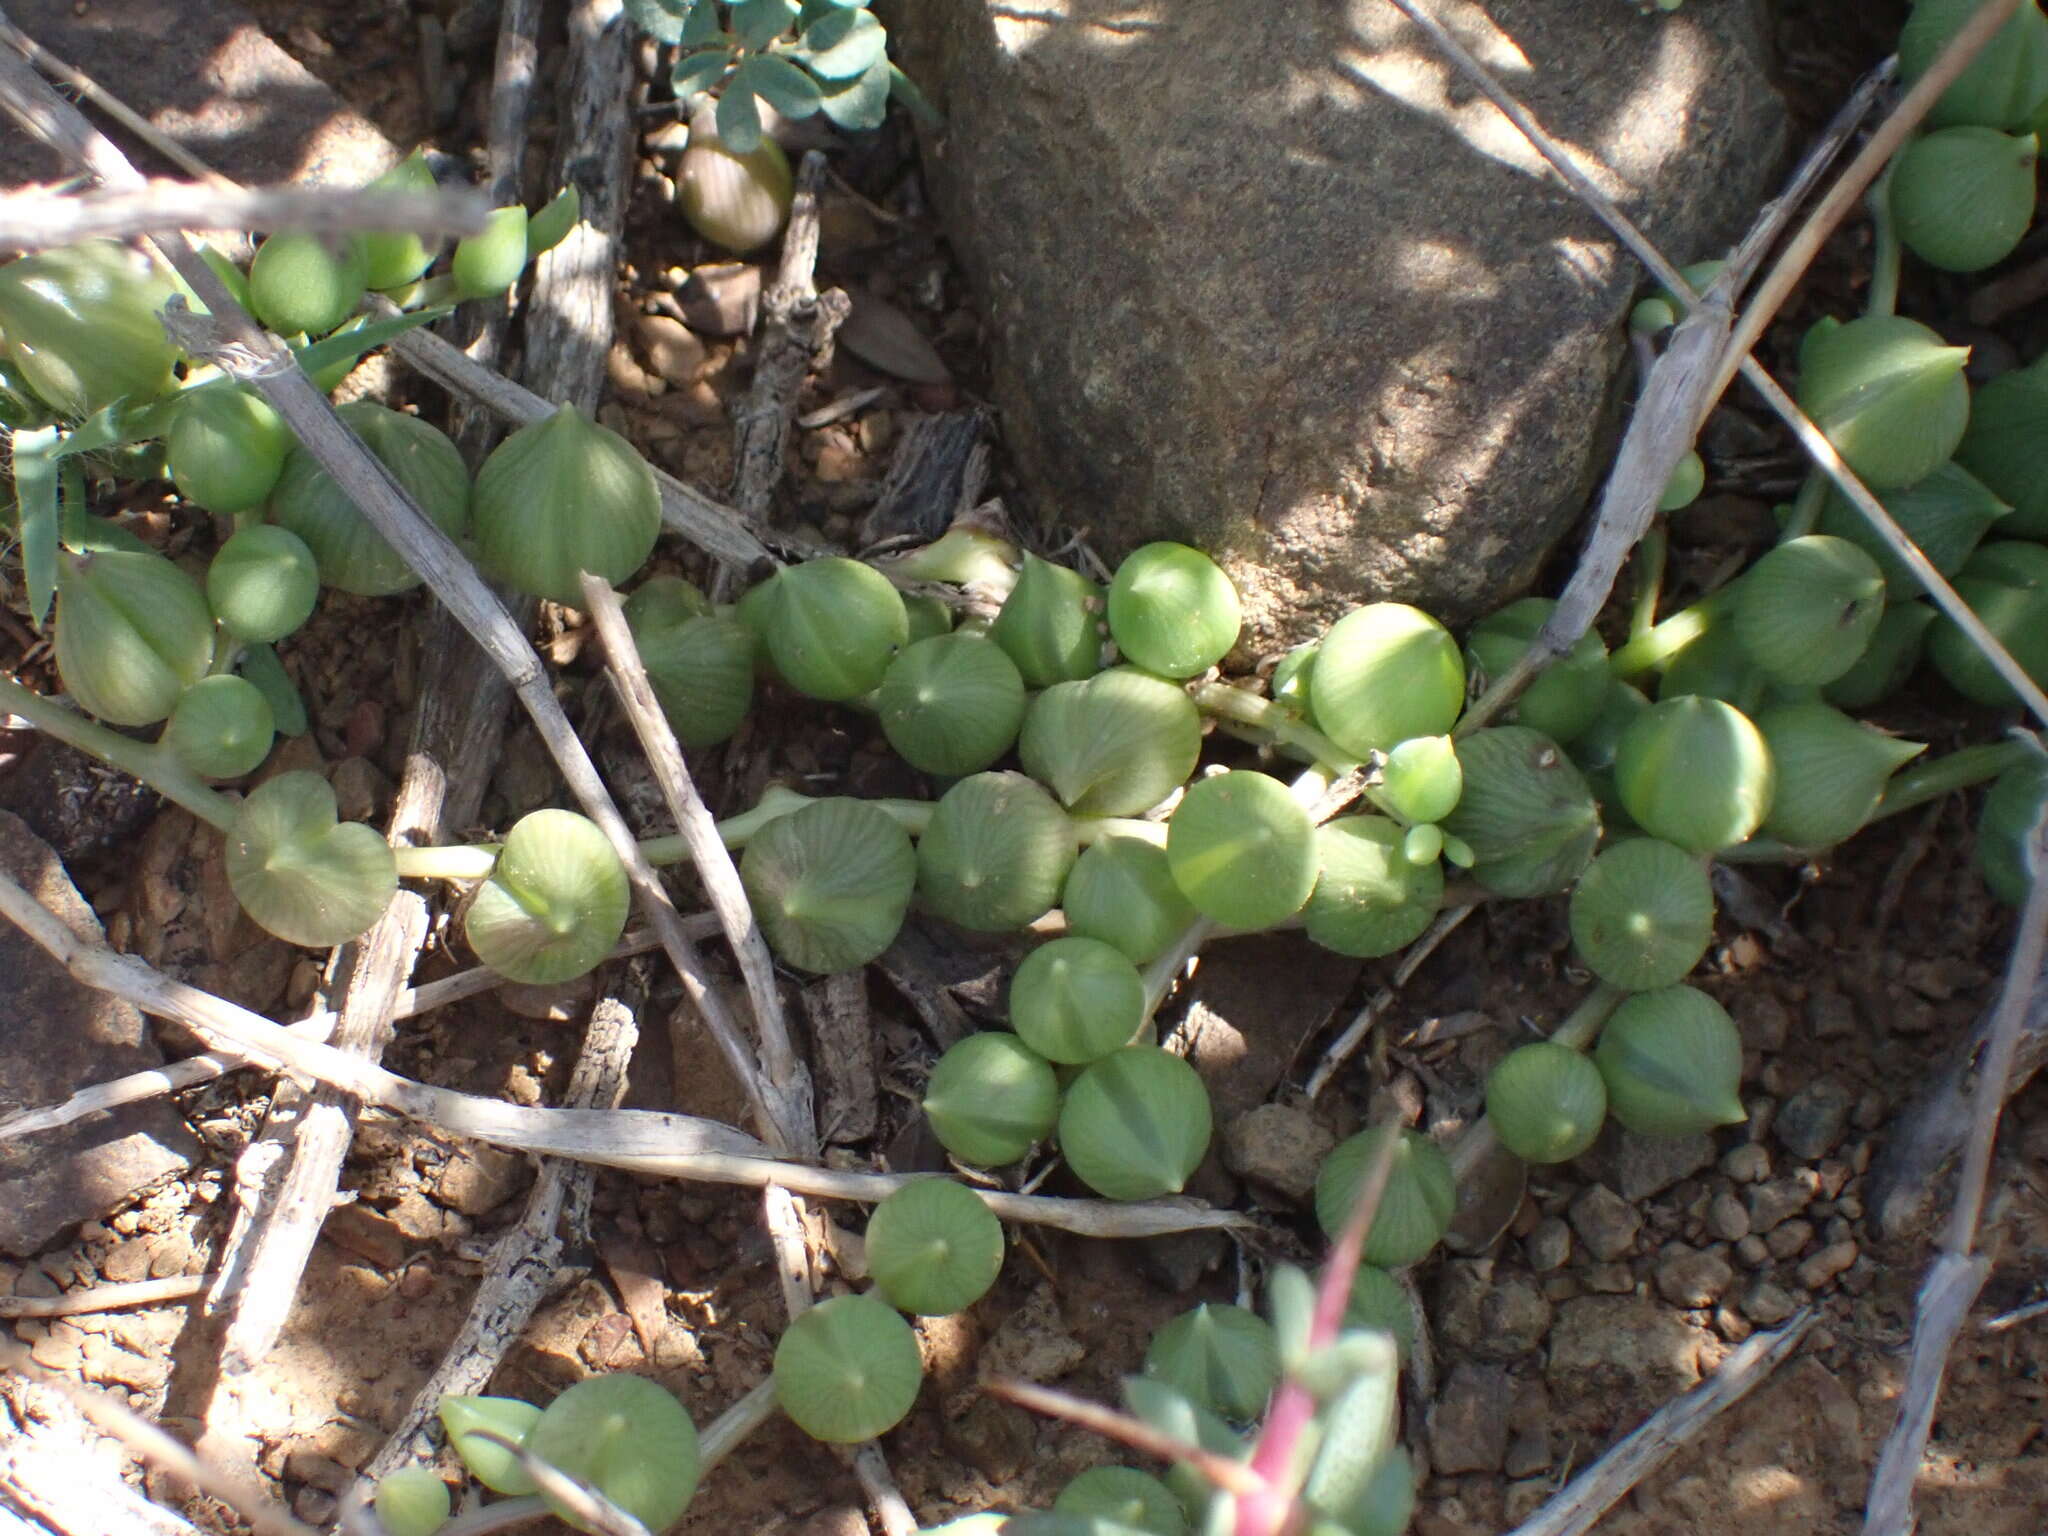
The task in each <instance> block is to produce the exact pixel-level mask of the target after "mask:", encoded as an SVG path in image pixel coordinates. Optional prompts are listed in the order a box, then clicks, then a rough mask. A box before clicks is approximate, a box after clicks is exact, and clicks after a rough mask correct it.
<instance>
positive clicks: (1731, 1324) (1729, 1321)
mask: <svg viewBox="0 0 2048 1536" xmlns="http://www.w3.org/2000/svg"><path fill="white" fill-rule="evenodd" d="M1714 1331H1715V1332H1716V1333H1718V1334H1720V1335H1721V1337H1722V1338H1724V1339H1726V1340H1727V1341H1728V1342H1729V1343H1730V1344H1740V1343H1741V1342H1742V1341H1743V1340H1744V1339H1746V1338H1748V1337H1749V1336H1750V1335H1751V1334H1752V1333H1754V1332H1755V1331H1756V1330H1755V1329H1754V1328H1752V1327H1751V1326H1750V1323H1749V1319H1748V1318H1746V1317H1744V1316H1743V1315H1742V1314H1741V1313H1740V1312H1737V1311H1736V1310H1735V1309H1734V1308H1733V1307H1716V1308H1714Z"/></svg>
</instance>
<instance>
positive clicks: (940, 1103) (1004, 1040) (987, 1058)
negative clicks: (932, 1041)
mask: <svg viewBox="0 0 2048 1536" xmlns="http://www.w3.org/2000/svg"><path fill="white" fill-rule="evenodd" d="M1059 1104H1060V1089H1059V1083H1058V1081H1057V1080H1056V1079H1055V1078H1054V1077H1053V1071H1052V1066H1051V1064H1050V1063H1048V1062H1047V1061H1046V1059H1045V1058H1044V1057H1043V1056H1041V1055H1039V1054H1038V1053H1037V1052H1036V1051H1034V1050H1032V1049H1031V1048H1030V1047H1029V1046H1028V1045H1026V1044H1025V1043H1024V1042H1023V1041H1022V1040H1020V1039H1018V1038H1017V1037H1016V1036H1015V1035H1013V1034H1009V1033H1007V1032H1006V1031H1002V1030H985V1031H983V1032H982V1033H980V1034H976V1035H968V1036H967V1037H966V1038H965V1039H962V1040H958V1041H955V1042H954V1043H953V1044H952V1045H951V1046H949V1047H948V1048H947V1050H946V1054H945V1055H943V1056H941V1057H940V1058H939V1061H938V1065H937V1066H935V1067H933V1068H932V1075H931V1080H930V1081H929V1082H928V1083H926V1084H925V1090H924V1113H925V1118H926V1119H927V1120H929V1121H930V1122H931V1127H932V1134H933V1135H934V1136H937V1137H938V1138H939V1145H940V1146H942V1147H944V1148H945V1149H946V1150H947V1151H948V1152H950V1153H952V1154H953V1155H954V1156H955V1157H957V1158H959V1159H960V1161H961V1162H963V1163H971V1164H973V1165H974V1166H976V1167H979V1168H1000V1167H1002V1166H1003V1165H1004V1164H1006V1163H1014V1162H1015V1161H1017V1159H1018V1158H1020V1157H1022V1156H1023V1155H1024V1154H1025V1153H1026V1152H1028V1151H1030V1150H1031V1146H1032V1143H1034V1142H1038V1141H1043V1140H1044V1139H1045V1138H1046V1137H1047V1136H1050V1135H1051V1134H1052V1128H1053V1125H1054V1124H1055V1122H1056V1121H1057V1120H1058V1118H1059Z"/></svg>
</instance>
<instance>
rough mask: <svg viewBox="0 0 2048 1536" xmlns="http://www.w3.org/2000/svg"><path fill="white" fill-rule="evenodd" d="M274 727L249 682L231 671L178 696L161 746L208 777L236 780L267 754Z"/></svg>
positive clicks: (259, 694) (267, 708) (204, 679)
mask: <svg viewBox="0 0 2048 1536" xmlns="http://www.w3.org/2000/svg"><path fill="white" fill-rule="evenodd" d="M276 736H277V723H276V721H275V720H274V719H272V717H271V713H270V705H269V703H268V702H267V701H266V700H265V699H264V697H263V694H262V692H261V691H260V690H259V689H258V688H257V687H256V685H255V684H254V683H251V682H249V681H247V680H246V679H244V678H239V677H236V676H234V675H233V674H232V673H223V674H221V675H220V676H218V677H202V678H201V679H200V680H199V681H198V682H196V683H194V684H193V685H192V686H191V687H190V688H187V689H186V690H185V691H184V692H183V693H182V694H180V695H179V696H178V702H177V705H176V707H175V708H173V709H172V710H171V718H170V720H169V721H168V722H167V723H166V724H165V726H164V736H163V741H164V745H165V746H167V747H169V748H170V749H171V752H172V754H173V755H174V756H176V757H177V759H178V761H179V762H181V763H183V764H184V765H185V766H186V767H187V768H190V769H191V770H192V771H193V772H194V773H197V774H200V775H202V776H204V777H206V778H209V779H239V778H240V777H241V776H242V775H243V774H245V773H253V772H254V771H255V770H256V769H257V768H258V767H260V766H261V765H262V762H263V759H264V758H266V757H268V756H269V755H270V744H271V742H272V741H273V740H274V739H276Z"/></svg>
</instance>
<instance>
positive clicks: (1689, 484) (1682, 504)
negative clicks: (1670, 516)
mask: <svg viewBox="0 0 2048 1536" xmlns="http://www.w3.org/2000/svg"><path fill="white" fill-rule="evenodd" d="M1706 484H1707V464H1706V460H1704V459H1702V458H1701V457H1700V456H1699V455H1698V454H1697V453H1687V454H1686V456H1685V457H1684V458H1682V459H1680V460H1679V461H1678V468H1676V469H1674V470H1673V471H1672V472H1671V478H1670V479H1669V480H1668V481H1666V482H1665V485H1664V494H1663V495H1662V496H1661V497H1659V498H1658V501H1657V510H1658V511H1659V512H1682V511H1684V510H1685V509H1686V508H1687V507H1689V506H1691V505H1692V504H1693V503H1694V502H1696V501H1698V500H1699V499H1700V492H1701V491H1703V490H1705V489H1706Z"/></svg>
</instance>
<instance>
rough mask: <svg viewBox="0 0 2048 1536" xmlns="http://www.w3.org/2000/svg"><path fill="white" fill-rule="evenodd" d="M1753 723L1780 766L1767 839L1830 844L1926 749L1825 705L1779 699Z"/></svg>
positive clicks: (1852, 828)
mask: <svg viewBox="0 0 2048 1536" xmlns="http://www.w3.org/2000/svg"><path fill="white" fill-rule="evenodd" d="M1756 728H1757V729H1758V730H1759V731H1761V732H1762V733H1763V738H1764V741H1765V742H1766V744H1768V745H1769V747H1770V749H1771V760H1772V762H1774V763H1775V764H1776V765H1777V769H1778V792H1777V794H1776V795H1775V796H1774V797H1773V798H1772V800H1771V814H1770V815H1769V816H1768V817H1766V818H1765V820H1764V825H1763V830H1764V834H1765V836H1767V837H1775V838H1777V839H1778V840H1779V841H1780V842H1785V843H1790V844H1791V845H1792V846H1793V847H1794V848H1832V847H1833V846H1834V845H1835V844H1836V843H1840V842H1845V841H1846V840H1847V839H1848V838H1849V837H1850V836H1851V835H1852V834H1854V833H1855V832H1856V831H1857V829H1858V828H1860V827H1861V826H1862V825H1863V824H1864V823H1865V822H1866V821H1868V820H1869V819H1870V816H1871V813H1872V812H1874V811H1875V810H1876V809H1877V806H1878V802H1879V801H1880V800H1882V799H1883V798H1884V790H1885V785H1886V783H1887V782H1888V781H1889V780H1890V779H1891V776H1892V775H1893V774H1894V773H1897V772H1898V771H1899V769H1901V768H1903V767H1904V766H1905V765H1906V764H1907V763H1909V762H1911V761H1912V760H1913V759H1914V758H1916V757H1918V756H1919V755H1920V754H1921V753H1922V752H1924V751H1926V750H1927V746H1926V743H1924V742H1918V741H1900V740H1899V739H1898V738H1897V737H1896V736H1887V735H1885V733H1884V732H1882V731H1879V730H1873V729H1872V728H1871V727H1869V726H1867V725H1864V724H1863V723H1862V722H1861V721H1858V720H1852V719H1850V718H1849V717H1848V716H1847V715H1845V714H1843V713H1842V712H1841V711H1840V710H1837V709H1832V708H1830V707H1829V706H1828V705H1826V704H1782V705H1779V706H1778V707H1777V708H1775V709H1768V710H1765V711H1764V712H1763V713H1762V714H1760V715H1758V716H1757V719H1756Z"/></svg>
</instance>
